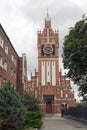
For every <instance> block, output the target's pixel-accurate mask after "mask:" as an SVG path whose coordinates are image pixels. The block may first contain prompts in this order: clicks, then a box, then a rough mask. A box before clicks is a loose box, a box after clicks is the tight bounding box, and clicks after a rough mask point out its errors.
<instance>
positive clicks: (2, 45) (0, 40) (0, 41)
mask: <svg viewBox="0 0 87 130" xmlns="http://www.w3.org/2000/svg"><path fill="white" fill-rule="evenodd" d="M0 46H1V47H2V48H3V47H4V41H3V40H2V38H1V37H0Z"/></svg>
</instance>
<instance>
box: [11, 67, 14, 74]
mask: <svg viewBox="0 0 87 130" xmlns="http://www.w3.org/2000/svg"><path fill="white" fill-rule="evenodd" d="M13 73H14V72H13V68H11V76H13Z"/></svg>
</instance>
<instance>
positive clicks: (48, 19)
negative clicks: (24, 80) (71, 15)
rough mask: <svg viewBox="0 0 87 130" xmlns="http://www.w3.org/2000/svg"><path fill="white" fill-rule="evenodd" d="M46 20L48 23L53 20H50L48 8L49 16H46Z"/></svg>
mask: <svg viewBox="0 0 87 130" xmlns="http://www.w3.org/2000/svg"><path fill="white" fill-rule="evenodd" d="M45 20H46V21H47V22H49V21H51V19H50V17H49V13H48V8H47V15H46V18H45Z"/></svg>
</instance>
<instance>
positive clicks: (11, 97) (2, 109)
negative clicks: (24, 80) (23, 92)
mask: <svg viewBox="0 0 87 130" xmlns="http://www.w3.org/2000/svg"><path fill="white" fill-rule="evenodd" d="M24 116H25V108H24V107H23V105H22V103H21V99H20V96H19V95H18V93H17V92H16V90H14V87H13V85H12V84H11V83H10V82H9V81H8V82H6V83H5V84H4V86H3V87H2V89H0V124H1V128H0V129H1V130H13V129H14V130H16V129H19V128H20V127H21V126H22V124H23V123H24Z"/></svg>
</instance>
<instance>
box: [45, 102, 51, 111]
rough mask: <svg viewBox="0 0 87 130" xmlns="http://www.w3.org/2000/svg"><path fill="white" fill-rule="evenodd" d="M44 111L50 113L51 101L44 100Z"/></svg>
mask: <svg viewBox="0 0 87 130" xmlns="http://www.w3.org/2000/svg"><path fill="white" fill-rule="evenodd" d="M46 113H52V103H51V101H47V102H46Z"/></svg>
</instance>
